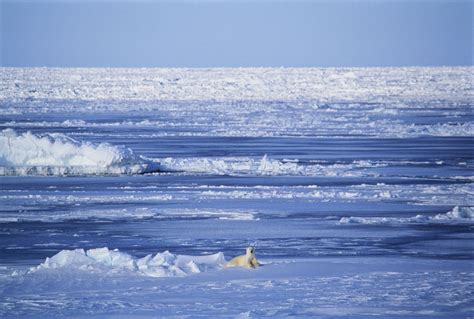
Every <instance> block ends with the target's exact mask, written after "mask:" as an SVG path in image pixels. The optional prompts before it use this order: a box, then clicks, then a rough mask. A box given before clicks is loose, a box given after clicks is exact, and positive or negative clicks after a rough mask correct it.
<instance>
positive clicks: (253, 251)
mask: <svg viewBox="0 0 474 319" xmlns="http://www.w3.org/2000/svg"><path fill="white" fill-rule="evenodd" d="M246 252H247V255H253V254H254V253H255V248H254V247H252V246H250V247H247V250H246Z"/></svg>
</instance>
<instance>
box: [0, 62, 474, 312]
mask: <svg viewBox="0 0 474 319" xmlns="http://www.w3.org/2000/svg"><path fill="white" fill-rule="evenodd" d="M473 70H474V68H472V67H459V68H382V69H378V68H370V69H285V68H281V69H280V68H274V69H265V68H262V69H192V70H188V69H47V68H39V69H21V68H3V69H0V72H1V74H2V76H1V79H0V81H1V86H0V130H1V132H0V183H1V188H0V262H1V265H0V316H2V317H25V316H27V317H62V316H66V317H67V316H78V317H86V316H87V317H88V316H93V315H95V316H98V317H107V316H110V317H120V316H123V317H130V316H136V317H140V316H152V317H153V316H158V317H159V316H177V317H188V316H189V317H203V318H208V317H213V316H221V317H231V318H232V317H239V318H252V317H285V316H289V317H315V316H316V317H324V318H332V317H352V318H366V317H368V316H374V315H382V316H384V317H397V318H398V317H406V318H466V317H471V316H474V302H473V300H474V299H473V293H474V263H473V257H474V250H473V244H474V240H473V235H472V234H473V228H474V208H473V204H472V203H473V202H474V201H473V199H474V198H473V197H474V188H473V184H472V182H473V174H472V169H473V164H474V161H473V157H474V153H473V151H472V150H473V146H474V142H473V135H474V121H473V114H472V106H473V105H472V99H473V96H472V93H473V90H472V73H473ZM248 245H255V246H256V254H257V257H258V258H259V260H260V261H261V263H263V264H264V266H263V267H261V268H259V269H256V270H246V269H225V268H223V264H224V263H225V259H227V260H229V259H230V258H231V257H233V256H235V255H239V254H242V253H243V252H244V249H245V247H247V246H248Z"/></svg>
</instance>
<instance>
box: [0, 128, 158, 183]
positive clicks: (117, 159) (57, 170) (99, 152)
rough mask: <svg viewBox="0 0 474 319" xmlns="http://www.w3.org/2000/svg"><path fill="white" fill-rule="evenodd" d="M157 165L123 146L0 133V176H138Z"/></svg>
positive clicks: (63, 137) (154, 168)
mask: <svg viewBox="0 0 474 319" xmlns="http://www.w3.org/2000/svg"><path fill="white" fill-rule="evenodd" d="M156 169H157V164H156V163H153V162H151V161H149V160H146V159H144V158H142V157H140V156H137V155H135V154H134V153H133V152H132V150H130V149H128V148H125V147H118V146H113V145H110V144H108V143H100V144H93V143H89V142H78V141H76V140H74V139H72V138H70V137H67V136H66V135H64V134H60V133H53V134H45V135H34V134H32V133H31V132H27V133H23V134H17V132H15V131H14V130H12V129H6V130H3V131H2V132H0V175H107V174H138V173H145V172H149V171H153V170H156Z"/></svg>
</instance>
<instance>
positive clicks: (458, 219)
mask: <svg viewBox="0 0 474 319" xmlns="http://www.w3.org/2000/svg"><path fill="white" fill-rule="evenodd" d="M437 222H438V223H439V222H451V223H474V209H473V207H467V206H466V207H459V206H455V207H454V208H453V209H452V210H450V211H449V212H447V213H444V214H437V215H435V216H423V215H416V216H414V217H343V218H341V219H340V220H339V223H340V224H362V225H400V224H420V223H437Z"/></svg>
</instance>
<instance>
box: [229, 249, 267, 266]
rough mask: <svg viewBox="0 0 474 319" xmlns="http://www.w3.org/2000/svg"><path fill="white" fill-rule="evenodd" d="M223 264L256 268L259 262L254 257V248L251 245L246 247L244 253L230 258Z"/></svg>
mask: <svg viewBox="0 0 474 319" xmlns="http://www.w3.org/2000/svg"><path fill="white" fill-rule="evenodd" d="M225 266H226V267H245V268H256V267H258V266H260V263H259V262H258V260H257V257H255V249H254V248H253V247H248V248H247V250H246V253H245V255H241V256H237V257H234V258H232V259H231V260H230V261H229V262H228V263H227V264H226V265H225Z"/></svg>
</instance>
